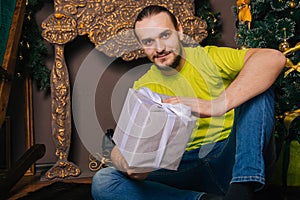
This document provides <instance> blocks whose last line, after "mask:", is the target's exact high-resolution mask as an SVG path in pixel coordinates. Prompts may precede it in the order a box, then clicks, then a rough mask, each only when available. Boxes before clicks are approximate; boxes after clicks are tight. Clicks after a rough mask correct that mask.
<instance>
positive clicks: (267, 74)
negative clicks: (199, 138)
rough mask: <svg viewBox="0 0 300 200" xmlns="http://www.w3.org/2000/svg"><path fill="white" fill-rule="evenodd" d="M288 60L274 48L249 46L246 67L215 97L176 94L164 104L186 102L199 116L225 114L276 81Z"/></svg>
mask: <svg viewBox="0 0 300 200" xmlns="http://www.w3.org/2000/svg"><path fill="white" fill-rule="evenodd" d="M285 62H286V58H285V56H284V55H283V54H282V53H281V52H279V51H277V50H274V49H266V48H261V49H258V48H257V49H250V50H249V51H248V52H247V53H246V55H245V58H244V66H243V68H242V70H241V71H240V73H239V74H238V76H237V77H236V78H235V80H234V81H233V82H232V83H231V84H230V85H229V86H228V87H227V88H226V89H225V91H224V92H223V93H222V94H221V95H220V96H219V97H218V98H217V99H215V100H212V101H207V100H203V99H199V98H186V97H174V98H169V99H165V100H164V101H163V102H165V103H172V104H176V103H183V104H186V105H188V106H190V107H191V109H192V112H193V113H194V114H195V115H197V116H198V117H210V116H222V115H223V114H225V113H226V112H227V111H229V110H231V109H233V108H236V107H238V106H239V105H241V104H242V103H244V102H246V101H248V100H249V99H251V98H253V97H255V96H257V95H259V94H261V93H262V92H264V91H265V90H267V89H268V88H269V87H270V86H271V85H272V84H273V83H274V82H275V80H276V78H277V77H278V75H279V74H280V72H281V70H282V69H283V67H284V65H285Z"/></svg>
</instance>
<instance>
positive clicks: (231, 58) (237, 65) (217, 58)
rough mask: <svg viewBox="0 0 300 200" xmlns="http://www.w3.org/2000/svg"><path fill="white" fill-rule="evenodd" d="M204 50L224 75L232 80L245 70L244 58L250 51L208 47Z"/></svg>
mask: <svg viewBox="0 0 300 200" xmlns="http://www.w3.org/2000/svg"><path fill="white" fill-rule="evenodd" d="M204 48H205V50H206V51H207V52H208V54H209V55H210V57H211V58H212V60H214V62H215V64H216V65H217V66H218V67H220V68H221V70H222V71H223V73H225V74H227V76H229V77H231V78H234V77H235V76H236V75H237V74H238V73H239V72H240V71H241V69H242V68H243V65H244V58H245V55H246V53H247V51H248V50H249V49H234V48H229V47H217V46H206V47H204Z"/></svg>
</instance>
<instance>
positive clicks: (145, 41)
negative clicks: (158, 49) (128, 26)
mask: <svg viewBox="0 0 300 200" xmlns="http://www.w3.org/2000/svg"><path fill="white" fill-rule="evenodd" d="M142 43H143V45H145V46H150V45H151V44H152V43H153V40H143V42H142Z"/></svg>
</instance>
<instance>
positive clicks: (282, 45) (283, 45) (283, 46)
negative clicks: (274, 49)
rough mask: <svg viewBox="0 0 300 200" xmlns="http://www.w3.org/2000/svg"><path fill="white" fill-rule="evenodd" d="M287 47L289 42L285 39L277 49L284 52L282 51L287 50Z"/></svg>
mask: <svg viewBox="0 0 300 200" xmlns="http://www.w3.org/2000/svg"><path fill="white" fill-rule="evenodd" d="M289 48H290V44H289V43H288V42H287V41H286V40H284V41H283V42H282V43H280V44H279V50H280V51H281V52H284V51H286V50H288V49H289Z"/></svg>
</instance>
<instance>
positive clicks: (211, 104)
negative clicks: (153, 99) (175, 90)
mask: <svg viewBox="0 0 300 200" xmlns="http://www.w3.org/2000/svg"><path fill="white" fill-rule="evenodd" d="M162 102H163V103H171V104H178V103H181V104H184V105H187V106H189V107H190V108H191V111H192V114H193V115H195V116H197V117H203V118H204V117H218V116H222V115H224V114H225V113H226V112H227V111H228V110H227V108H226V104H225V98H223V97H219V98H218V99H216V100H212V101H209V100H204V99H199V98H192V97H171V98H167V99H164V100H163V101H162Z"/></svg>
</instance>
